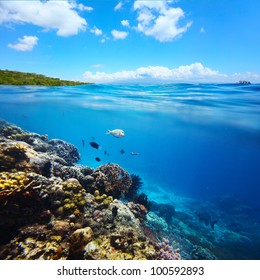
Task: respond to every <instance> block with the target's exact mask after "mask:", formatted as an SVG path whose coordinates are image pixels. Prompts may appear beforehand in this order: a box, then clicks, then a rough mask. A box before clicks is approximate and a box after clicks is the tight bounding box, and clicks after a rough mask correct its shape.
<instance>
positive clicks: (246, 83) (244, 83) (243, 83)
mask: <svg viewBox="0 0 260 280" xmlns="http://www.w3.org/2000/svg"><path fill="white" fill-rule="evenodd" d="M238 84H240V85H251V83H250V82H249V81H239V82H238Z"/></svg>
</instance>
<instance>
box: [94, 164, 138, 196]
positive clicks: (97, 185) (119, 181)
mask: <svg viewBox="0 0 260 280" xmlns="http://www.w3.org/2000/svg"><path fill="white" fill-rule="evenodd" d="M91 176H92V177H94V182H93V183H92V186H91V187H92V188H94V190H95V189H98V190H99V191H100V192H101V193H102V194H103V193H104V194H107V195H111V196H113V197H114V198H120V197H122V195H123V194H124V193H125V192H127V190H128V189H129V187H130V186H131V184H132V180H131V176H130V175H129V173H128V172H127V171H125V170H124V169H123V168H121V167H120V166H119V165H117V164H104V165H101V166H100V167H98V168H97V169H96V170H95V171H94V172H93V173H92V174H91Z"/></svg>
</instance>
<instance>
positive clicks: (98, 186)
mask: <svg viewBox="0 0 260 280" xmlns="http://www.w3.org/2000/svg"><path fill="white" fill-rule="evenodd" d="M259 198H260V85H258V84H252V85H251V84H160V85H145V84H144V85H101V84H89V85H81V86H64V87H39V86H0V216H1V220H0V259H63V260H64V259H68V260H71V259H92V260H100V259H109V260H117V259H119V260H124V259H125V260H132V259H136V260H141V259H144V260H145V259H151V260H157V259H158V260H171V259H175V260H178V259H184V260H215V259H220V260H230V259H233V260H237V259H242V260H247V259H248V260H253V259H260V204H259Z"/></svg>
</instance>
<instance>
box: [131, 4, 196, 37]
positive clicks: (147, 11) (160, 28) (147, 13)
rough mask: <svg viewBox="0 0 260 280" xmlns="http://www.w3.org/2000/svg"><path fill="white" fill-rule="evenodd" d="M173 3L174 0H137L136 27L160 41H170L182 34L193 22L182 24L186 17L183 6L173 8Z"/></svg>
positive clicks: (135, 8) (135, 6) (135, 7)
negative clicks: (181, 20) (181, 21)
mask: <svg viewBox="0 0 260 280" xmlns="http://www.w3.org/2000/svg"><path fill="white" fill-rule="evenodd" d="M171 3H172V1H138V0H136V1H135V3H134V10H135V11H137V14H138V16H137V21H138V25H137V27H136V29H137V30H138V31H140V32H142V33H144V34H145V35H146V36H151V37H154V38H155V39H156V40H158V41H160V42H170V41H172V40H173V39H175V38H176V37H178V36H181V34H183V33H184V32H186V31H187V29H188V28H189V27H190V26H191V24H192V23H191V22H188V23H186V24H185V25H183V26H180V23H179V21H180V19H182V18H184V12H183V10H182V9H181V8H173V7H172V6H171V5H170V4H171Z"/></svg>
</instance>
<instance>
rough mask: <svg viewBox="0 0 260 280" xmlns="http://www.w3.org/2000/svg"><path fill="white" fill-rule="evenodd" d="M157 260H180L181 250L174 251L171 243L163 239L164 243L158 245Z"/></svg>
mask: <svg viewBox="0 0 260 280" xmlns="http://www.w3.org/2000/svg"><path fill="white" fill-rule="evenodd" d="M156 247H157V248H156V249H157V258H158V259H160V260H180V259H181V256H180V253H179V250H178V249H176V250H173V249H172V247H171V246H170V241H169V240H168V239H166V238H163V240H162V242H160V243H158V244H157V246H156Z"/></svg>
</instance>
